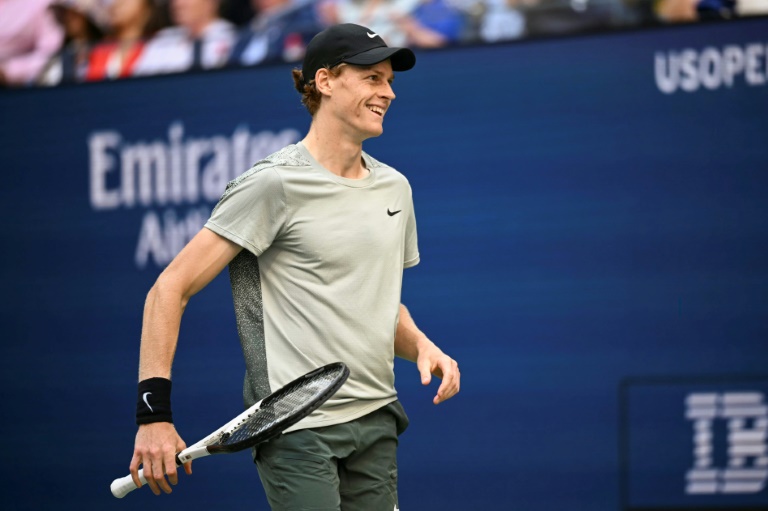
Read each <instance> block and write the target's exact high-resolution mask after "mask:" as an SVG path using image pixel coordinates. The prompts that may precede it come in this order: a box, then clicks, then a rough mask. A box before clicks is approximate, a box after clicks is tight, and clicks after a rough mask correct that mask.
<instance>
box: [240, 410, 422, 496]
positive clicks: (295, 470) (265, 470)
mask: <svg viewBox="0 0 768 511" xmlns="http://www.w3.org/2000/svg"><path fill="white" fill-rule="evenodd" d="M406 427H408V417H407V416H406V414H405V411H404V410H403V407H402V405H400V402H399V401H395V402H393V403H390V404H388V405H386V406H384V407H383V408H380V409H378V410H376V411H374V412H371V413H369V414H368V415H365V416H363V417H360V418H359V419H355V420H353V421H351V422H348V423H344V424H337V425H334V426H327V427H324V428H316V429H301V430H299V431H294V432H292V433H287V434H285V435H281V436H279V437H278V438H276V439H274V440H271V441H269V442H267V443H265V444H262V445H260V446H259V448H258V450H257V452H256V457H255V461H256V465H257V466H258V469H259V477H260V478H261V483H262V484H263V485H264V490H265V492H266V494H267V499H268V500H269V505H270V506H271V507H272V510H273V511H340V510H344V511H394V510H396V509H398V501H397V457H396V451H397V443H398V440H397V437H398V435H399V434H400V433H402V432H403V431H404V430H405V428H406Z"/></svg>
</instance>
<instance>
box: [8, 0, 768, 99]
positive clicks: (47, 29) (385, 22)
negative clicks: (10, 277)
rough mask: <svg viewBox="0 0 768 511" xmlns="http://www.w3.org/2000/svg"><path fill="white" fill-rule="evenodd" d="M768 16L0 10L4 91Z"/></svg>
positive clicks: (292, 3) (620, 6)
mask: <svg viewBox="0 0 768 511" xmlns="http://www.w3.org/2000/svg"><path fill="white" fill-rule="evenodd" d="M765 14H768V0H0V85H2V86H30V85H57V84H61V83H77V82H87V81H98V80H112V79H119V78H127V77H133V76H148V75H157V74H164V73H178V72H185V71H191V70H204V69H214V68H222V67H231V66H253V65H258V64H261V63H266V62H286V61H287V62H298V61H300V60H301V59H302V58H303V56H304V49H305V46H306V44H307V43H308V42H309V40H310V39H311V38H312V36H314V35H315V34H316V33H317V32H319V31H320V30H322V29H323V28H324V27H326V26H329V25H331V24H336V23H358V24H361V25H365V26H367V27H369V28H370V29H371V30H373V31H374V32H376V33H378V34H380V35H381V36H382V37H383V38H384V39H385V40H386V41H387V43H388V44H389V45H391V46H402V45H408V46H411V47H417V48H439V47H443V46H450V45H461V44H479V43H494V42H500V41H510V40H515V39H521V38H532V37H546V36H552V35H562V34H572V33H578V32H585V31H590V32H594V31H599V30H612V29H617V28H622V27H636V26H644V25H653V24H659V23H681V22H694V21H699V20H709V19H732V18H737V17H741V16H752V15H765Z"/></svg>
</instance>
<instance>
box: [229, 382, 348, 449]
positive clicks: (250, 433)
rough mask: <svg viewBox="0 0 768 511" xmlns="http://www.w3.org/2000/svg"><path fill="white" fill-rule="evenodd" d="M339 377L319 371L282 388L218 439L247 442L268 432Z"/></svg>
mask: <svg viewBox="0 0 768 511" xmlns="http://www.w3.org/2000/svg"><path fill="white" fill-rule="evenodd" d="M338 380H339V371H337V370H335V371H328V372H327V373H321V374H319V375H317V376H315V377H314V378H312V379H308V380H303V381H300V382H298V383H297V384H296V385H294V386H291V387H287V388H284V389H282V390H283V392H281V393H280V394H278V395H276V396H273V397H274V398H273V399H269V400H265V402H264V403H262V405H261V408H259V409H258V410H256V411H255V412H254V413H253V414H251V415H249V416H248V417H247V418H246V419H245V420H244V422H243V423H242V424H240V425H238V426H236V427H235V430H234V431H232V433H231V434H230V435H228V436H225V437H222V438H221V439H220V440H219V443H220V444H221V445H233V444H237V443H240V442H247V441H248V440H249V439H251V438H253V437H255V436H258V435H260V434H261V433H263V432H264V431H268V430H270V429H271V428H273V427H274V426H275V425H276V424H278V423H281V422H283V421H284V420H285V419H287V418H288V417H290V416H292V415H295V414H297V413H299V412H300V411H302V410H303V409H304V408H305V407H306V406H307V405H309V404H311V403H312V402H314V401H316V399H317V398H318V397H319V396H321V395H322V394H324V393H325V392H327V391H329V390H330V389H331V388H333V387H334V385H335V384H336V383H337V382H338Z"/></svg>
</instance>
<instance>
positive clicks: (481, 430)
mask: <svg viewBox="0 0 768 511" xmlns="http://www.w3.org/2000/svg"><path fill="white" fill-rule="evenodd" d="M766 34H768V19H765V18H764V19H755V20H749V21H740V22H735V23H719V24H702V25H695V26H686V27H675V28H669V29H659V30H652V31H638V32H625V33H617V34H603V35H598V36H594V37H583V38H568V39H558V40H546V41H526V42H523V43H520V44H506V45H498V46H492V47H465V48H455V49H451V50H446V51H434V52H426V51H422V52H419V54H418V64H417V66H416V68H415V69H414V70H413V71H409V72H408V73H402V74H399V75H398V77H397V80H396V82H395V85H394V87H395V92H396V94H397V99H396V100H395V101H394V103H393V105H392V108H391V109H390V110H389V111H388V113H387V117H386V120H385V124H384V130H385V132H384V135H383V136H382V137H380V138H378V139H375V140H370V141H368V142H366V145H365V149H366V150H367V151H368V152H369V153H370V154H371V155H372V156H374V157H375V158H377V159H380V160H381V161H384V162H386V163H388V164H390V165H392V166H394V167H395V168H397V169H398V170H400V171H401V172H403V174H404V175H405V176H406V177H407V178H408V179H409V181H410V183H411V185H412V187H413V194H414V203H415V211H416V218H417V223H418V228H419V248H420V255H421V263H420V264H419V265H418V266H417V267H415V268H413V269H409V270H407V271H406V272H405V277H404V286H403V290H404V291H403V301H404V303H405V304H406V305H407V306H408V307H409V309H410V310H411V311H412V312H413V314H414V317H415V319H416V322H417V324H418V325H419V326H420V327H421V328H422V329H423V330H424V331H425V332H426V333H427V334H428V335H429V336H430V337H431V338H432V339H433V340H435V342H436V343H438V344H439V345H440V346H441V347H442V348H443V349H445V351H446V352H447V353H449V354H451V355H452V356H453V357H454V358H456V359H457V360H458V361H459V364H460V367H461V371H462V375H463V382H462V383H463V384H462V391H461V393H460V395H459V396H458V397H457V398H455V399H453V400H451V401H449V402H447V403H445V404H441V405H440V406H438V407H435V406H433V405H432V403H431V399H432V397H433V395H434V391H435V390H436V386H435V385H434V384H433V385H432V386H431V387H430V388H428V389H427V388H424V387H422V385H421V384H420V381H419V378H418V373H417V372H416V369H415V367H414V365H413V364H411V363H409V362H405V361H399V360H398V361H397V363H396V367H395V372H396V376H397V381H396V386H397V389H398V393H399V396H400V398H401V400H402V401H403V403H404V406H405V408H406V411H407V413H408V414H409V416H410V418H411V425H410V427H409V429H408V431H406V433H405V434H404V435H403V436H402V437H401V443H400V445H401V449H400V458H399V477H400V501H401V508H402V509H404V510H405V509H419V510H421V511H429V510H438V509H439V510H441V511H453V510H456V511H466V510H473V511H474V510H483V511H485V510H508V509H509V510H521V511H552V510H559V509H578V510H587V511H592V510H595V511H602V510H605V511H613V510H615V509H616V508H617V506H619V504H620V502H621V492H620V489H621V485H620V481H621V478H620V477H619V473H620V472H619V466H620V465H619V460H620V456H619V449H618V446H619V445H621V444H620V442H619V435H620V433H621V431H622V429H621V427H620V424H619V418H620V417H621V414H620V410H619V400H618V398H617V389H618V388H619V385H620V382H622V381H624V380H625V379H626V378H628V377H631V376H632V375H642V374H663V375H671V376H674V377H685V376H691V375H694V376H695V375H708V374H728V375H732V377H733V380H734V381H735V382H737V383H738V382H741V379H742V377H743V375H747V374H764V373H765V368H766V367H768V350H766V339H768V321H766V318H768V300H766V297H767V296H768V292H767V290H768V201H766V197H768V173H767V172H766V171H767V170H768V150H767V149H766V140H768V122H767V119H768V85H767V84H766V80H765V78H766V77H767V76H768V65H766V55H767V54H768V52H766V51H765V50H762V49H760V48H764V47H765V45H766V43H768V39H766ZM0 118H1V120H2V122H0V168H2V171H3V174H2V175H3V183H2V186H0V217H1V218H3V220H4V231H3V235H4V237H3V250H2V251H0V282H2V287H1V288H0V299H1V300H2V302H0V322H1V323H2V325H3V330H2V333H1V334H0V337H1V338H2V342H1V343H0V350H1V351H0V369H1V370H0V388H2V392H3V399H4V401H3V404H4V411H5V413H6V415H5V419H6V420H4V421H2V423H0V430H1V431H0V432H1V433H2V436H3V437H4V438H6V439H10V441H9V442H7V443H6V445H5V446H4V449H3V456H4V458H3V460H4V463H2V464H0V481H2V483H0V484H2V485H3V487H2V488H3V491H4V493H3V498H2V503H3V504H2V505H3V508H4V509H12V510H14V511H17V510H23V511H26V510H38V509H51V508H55V509H57V510H82V509H98V510H110V509H124V508H125V506H128V507H133V506H136V507H141V508H142V509H143V510H145V511H151V510H154V509H158V510H159V509H163V510H165V509H167V508H168V507H169V506H170V507H174V508H175V507H178V508H187V509H193V510H198V509H228V510H243V511H245V510H248V511H252V510H254V509H265V508H266V500H265V498H264V495H263V492H262V491H261V488H260V483H259V480H258V475H257V473H256V470H255V468H254V466H253V463H252V462H251V460H250V459H249V457H248V454H247V453H241V454H242V455H232V456H230V457H218V458H217V457H212V458H209V459H206V460H201V461H200V462H199V463H198V464H196V465H195V473H194V475H193V476H192V477H185V476H182V478H181V482H180V484H179V485H178V486H177V487H176V488H175V489H174V493H173V495H172V496H170V497H168V498H154V496H153V495H151V494H150V493H149V492H146V491H139V492H134V493H133V494H132V495H131V496H130V497H127V499H130V501H117V500H116V499H114V498H113V497H112V496H111V494H110V493H109V483H110V482H111V481H112V479H113V478H115V477H121V476H123V475H124V474H125V472H126V470H127V467H128V464H129V461H130V457H131V452H132V446H133V441H134V436H135V424H134V417H133V414H134V406H135V401H136V392H135V385H136V369H137V365H138V347H139V339H140V337H141V320H142V308H143V304H144V299H145V297H146V294H147V291H148V290H149V288H150V287H151V286H152V283H153V282H154V280H155V279H156V278H157V275H158V274H159V272H160V271H162V269H163V267H164V266H165V264H167V262H168V261H169V260H170V259H171V258H172V257H173V256H174V255H175V254H176V253H177V252H178V250H179V249H180V248H181V246H183V244H184V243H185V242H186V240H187V239H189V237H190V236H191V235H193V234H194V233H195V232H196V231H197V229H199V228H200V225H201V224H202V222H203V221H204V220H205V218H206V217H207V215H208V214H209V212H210V210H211V208H212V207H213V205H214V204H215V202H216V200H217V197H218V195H219V194H220V193H221V191H223V186H224V183H225V182H226V181H227V180H228V179H231V178H232V177H234V176H236V175H238V174H239V173H241V172H243V171H244V170H245V169H246V168H247V167H248V166H249V165H250V164H251V163H253V161H255V160H256V159H258V158H260V157H261V156H263V155H265V154H267V153H268V152H271V151H273V150H275V149H277V148H279V147H280V146H282V145H284V144H286V143H289V142H292V141H295V140H296V139H298V138H300V137H301V136H303V133H304V132H305V131H306V129H307V127H308V124H309V116H308V115H307V114H306V112H305V111H304V110H303V108H302V106H301V105H300V103H299V98H298V95H297V94H296V92H295V91H294V90H293V88H292V83H291V78H290V67H289V66H285V65H279V66H269V67H262V68H254V69H242V70H227V71H222V72H208V73H204V74H193V75H186V76H163V77H156V78H152V79H145V80H127V81H121V82H116V83H96V84H83V85H79V86H77V87H62V88H57V89H51V90H21V91H4V93H3V94H0ZM243 372H244V364H243V361H242V355H241V353H240V346H239V342H238V340H237V330H236V327H235V322H234V312H233V308H232V297H231V292H230V289H229V285H228V279H227V275H226V274H224V275H221V276H220V277H218V278H217V279H215V280H214V281H213V282H212V283H211V285H210V286H209V287H207V288H206V289H205V290H204V291H202V292H201V293H199V294H198V295H196V296H195V297H193V299H192V300H191V302H190V303H189V305H188V306H187V309H186V312H185V314H184V319H183V321H182V327H181V335H180V343H179V348H178V351H177V354H176V359H175V364H174V373H173V379H174V398H173V399H174V405H173V406H174V418H175V420H176V426H177V428H178V429H179V431H180V433H181V435H182V437H183V438H184V439H185V440H186V441H187V442H189V443H192V442H194V441H195V440H197V439H198V438H200V437H202V436H204V435H205V434H207V433H209V432H210V430H211V429H212V428H214V427H217V426H219V425H220V424H221V423H222V422H223V421H225V420H226V419H228V418H230V417H232V416H233V415H234V414H235V413H236V412H237V411H239V410H240V409H241V408H242V398H241V389H242V378H243ZM725 382H726V383H727V382H728V381H727V380H725ZM761 389H763V387H760V388H757V389H756V390H755V389H752V390H750V387H740V386H739V385H735V386H729V385H725V386H723V387H722V388H721V387H717V386H716V385H711V386H710V385H709V383H706V382H705V385H703V387H701V388H698V387H697V388H693V387H692V388H691V389H685V390H680V392H678V393H677V394H675V392H676V391H674V390H670V392H671V393H672V394H675V396H674V397H669V399H667V397H665V396H666V395H662V396H661V397H663V399H661V397H659V400H660V402H661V403H668V405H667V404H665V405H664V406H668V407H669V408H668V409H664V408H662V409H659V410H658V411H656V410H657V409H656V408H654V407H653V406H651V404H652V403H653V402H654V400H655V397H654V395H653V392H655V391H654V390H653V389H650V390H648V392H650V394H644V392H645V390H646V389H645V387H642V388H639V389H638V394H632V393H631V392H630V394H631V395H630V396H629V397H630V400H629V402H630V403H632V405H633V406H635V405H636V406H639V407H640V408H637V410H638V412H637V413H638V414H639V415H641V416H643V414H644V413H645V412H648V413H651V416H650V418H651V420H655V419H654V418H656V419H658V420H659V421H660V423H661V424H666V422H665V421H667V422H669V424H670V427H669V430H670V432H669V434H675V435H678V436H679V442H678V441H677V440H675V441H674V443H673V444H672V445H671V446H669V448H668V449H666V450H665V451H664V452H663V453H659V456H661V455H663V456H669V457H667V458H664V459H665V460H666V461H664V463H663V465H664V466H667V465H668V466H674V467H675V468H674V474H672V475H669V478H667V477H666V476H656V475H654V474H655V473H656V472H654V470H660V469H658V468H654V467H659V463H657V460H656V458H653V459H648V458H643V457H642V455H643V451H644V450H646V449H647V450H649V451H651V450H652V448H656V447H657V445H656V444H655V442H657V441H658V439H657V438H655V437H654V436H653V430H652V429H648V430H645V432H643V431H644V430H637V429H633V430H632V431H633V433H632V434H633V436H632V441H633V442H638V445H637V446H636V447H633V448H632V450H631V452H630V454H631V456H630V457H629V460H630V461H632V463H634V464H633V465H631V466H630V467H631V468H632V474H633V478H634V477H635V476H637V477H638V478H639V479H632V480H633V481H634V483H633V484H634V485H635V486H633V487H632V488H634V489H633V491H632V492H629V493H628V495H627V496H628V497H631V498H630V500H629V501H628V504H631V505H633V506H634V505H642V506H646V505H658V506H669V505H673V506H674V505H689V506H690V505H698V504H695V503H699V504H700V505H701V507H707V506H717V505H720V506H721V507H722V506H725V505H727V504H723V503H724V502H727V501H726V500H724V499H730V498H731V497H733V498H737V499H746V498H753V497H755V496H754V495H753V496H751V497H750V496H749V495H741V496H738V495H721V494H703V493H699V494H697V495H687V494H685V484H687V479H686V476H687V474H688V471H689V470H691V469H692V468H694V461H693V444H692V442H693V437H692V429H691V428H692V423H691V422H690V421H688V420H687V419H685V413H686V412H685V406H686V404H685V403H686V396H688V394H689V393H691V392H701V393H705V394H706V393H708V392H709V393H714V394H716V397H715V398H714V401H711V402H710V401H707V399H710V400H711V399H712V398H710V397H706V396H705V397H700V398H696V400H694V402H695V403H698V404H699V405H700V406H698V405H697V407H698V408H705V409H706V408H707V407H709V409H710V410H711V409H713V408H714V409H715V410H717V409H718V407H720V406H721V405H720V402H721V401H718V400H722V402H723V403H725V402H726V401H728V402H730V401H732V400H733V399H736V398H734V397H728V398H727V399H726V397H724V396H722V394H724V393H729V392H735V393H740V392H747V391H761V392H763V390H761ZM662 394H664V393H663V392H662ZM718 396H719V397H718ZM738 399H747V398H745V397H744V396H742V397H740V398H738ZM698 400H702V401H698ZM644 403H645V404H644ZM702 413H705V412H702ZM710 413H714V412H710ZM638 421H640V424H642V419H638ZM638 421H635V420H634V418H633V419H632V421H631V424H632V425H633V427H634V426H636V425H637V424H638ZM628 423H630V422H628ZM723 424H724V423H722V422H721V421H720V419H718V420H716V421H714V422H713V423H712V424H711V428H712V431H714V436H713V438H714V440H713V441H714V442H715V444H714V447H713V449H714V451H713V452H714V453H715V454H714V456H715V459H714V461H713V464H716V465H717V467H721V463H723V462H724V460H725V459H724V458H722V453H723V452H724V451H723V449H724V447H723V444H721V443H720V442H722V441H724V440H722V436H721V435H720V430H719V429H718V428H722V427H724V426H723ZM705 426H706V425H704V426H701V427H705ZM665 431H666V429H665ZM705 433H706V431H705ZM745 434H747V433H745ZM704 436H705V435H702V437H704ZM742 436H744V435H742ZM747 436H749V435H748V434H747ZM680 442H681V443H680ZM679 445H683V446H685V447H681V448H680V450H679V451H677V450H676V449H678V446H679ZM673 447H674V449H673ZM706 448H707V445H704V446H703V449H704V450H706ZM638 450H639V451H640V452H639V453H638V452H637V451H638ZM638 456H639V457H638ZM748 461H749V460H748ZM749 462H750V463H752V461H749ZM646 465H647V466H649V467H650V468H649V470H647V471H643V470H642V469H643V467H644V466H646ZM704 468H706V467H704ZM708 474H709V473H707V472H703V473H698V474H697V475H696V477H698V478H699V479H697V481H699V482H705V483H706V482H707V479H706V477H707V476H708ZM732 475H733V474H732ZM735 475H740V474H739V473H736V474H735ZM741 475H743V474H741ZM718 477H719V476H718V475H716V478H715V479H716V482H718V484H719V482H721V481H720V480H719V479H717V478H718ZM723 477H724V476H723ZM724 480H725V479H724ZM701 488H705V486H702V487H701ZM675 492H677V493H675ZM680 492H682V493H680ZM655 494H658V495H661V496H663V497H664V498H666V496H668V495H678V497H679V498H680V499H683V500H684V501H685V502H683V500H680V501H675V500H673V501H669V502H667V501H665V502H666V503H663V502H661V501H657V500H653V499H652V497H653V495H655ZM758 496H759V497H762V494H758ZM687 499H693V500H692V501H691V502H694V504H686V502H688V500H687ZM740 502H742V503H743V502H744V501H743V500H742V501H740ZM739 505H742V504H739ZM756 505H757V504H756ZM760 505H762V504H760Z"/></svg>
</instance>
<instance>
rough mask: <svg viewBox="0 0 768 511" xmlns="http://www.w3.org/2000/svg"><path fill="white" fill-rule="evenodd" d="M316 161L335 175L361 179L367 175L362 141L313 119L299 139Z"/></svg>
mask: <svg viewBox="0 0 768 511" xmlns="http://www.w3.org/2000/svg"><path fill="white" fill-rule="evenodd" d="M301 142H302V144H304V147H306V148H307V150H308V151H309V154H311V155H312V157H313V158H314V159H315V160H317V162H318V163H319V164H320V165H322V166H323V167H325V168H326V169H328V170H329V171H330V172H332V173H334V174H336V175H337V176H341V177H345V178H348V179H362V178H364V177H366V176H367V175H368V169H366V168H365V167H364V165H363V159H362V153H363V143H362V141H359V142H358V141H355V140H351V139H350V138H349V137H345V136H344V135H343V134H342V133H337V132H336V130H333V129H330V127H329V126H327V125H324V123H323V122H322V121H321V120H320V119H315V120H314V121H313V122H312V126H311V127H310V128H309V133H307V136H306V137H304V140H302V141H301Z"/></svg>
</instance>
